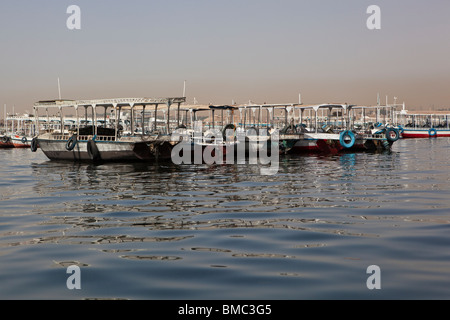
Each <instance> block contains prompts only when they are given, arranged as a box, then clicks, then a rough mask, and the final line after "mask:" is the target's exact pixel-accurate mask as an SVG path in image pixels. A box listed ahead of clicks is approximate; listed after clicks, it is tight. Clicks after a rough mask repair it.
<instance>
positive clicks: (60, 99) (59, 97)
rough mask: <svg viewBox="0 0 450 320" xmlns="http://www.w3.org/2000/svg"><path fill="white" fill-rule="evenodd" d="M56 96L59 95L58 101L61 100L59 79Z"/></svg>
mask: <svg viewBox="0 0 450 320" xmlns="http://www.w3.org/2000/svg"><path fill="white" fill-rule="evenodd" d="M58 94H59V100H61V85H60V84H59V78H58Z"/></svg>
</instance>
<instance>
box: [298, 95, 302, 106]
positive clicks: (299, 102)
mask: <svg viewBox="0 0 450 320" xmlns="http://www.w3.org/2000/svg"><path fill="white" fill-rule="evenodd" d="M298 104H302V94H301V93H299V94H298Z"/></svg>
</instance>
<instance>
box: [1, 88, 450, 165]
mask: <svg viewBox="0 0 450 320" xmlns="http://www.w3.org/2000/svg"><path fill="white" fill-rule="evenodd" d="M185 102H186V98H184V97H174V98H122V99H100V100H49V101H39V102H37V103H35V105H34V115H33V116H32V117H30V118H32V120H33V121H26V123H28V127H27V128H24V127H21V128H22V129H23V131H22V135H21V134H19V133H15V134H13V135H7V134H4V135H3V136H0V140H1V141H0V143H1V144H0V147H1V146H3V147H29V148H31V150H32V151H34V152H35V151H37V149H38V148H40V149H41V150H42V152H43V153H44V154H45V155H46V156H47V157H48V158H49V159H51V160H71V161H153V160H155V159H172V161H174V162H177V163H179V162H180V159H181V162H184V163H186V162H189V161H194V162H195V161H196V162H197V163H198V159H201V160H200V161H204V160H205V155H207V157H206V158H208V157H209V159H213V160H215V161H220V160H221V159H223V158H225V157H227V159H235V157H239V156H244V157H248V156H258V155H261V154H263V153H264V154H287V153H298V154H305V153H322V154H337V153H342V152H357V151H389V150H391V148H392V145H393V144H394V143H395V142H396V141H397V140H398V139H401V138H410V137H414V136H412V134H411V132H414V133H415V132H419V131H420V132H423V131H425V130H427V131H426V132H427V133H428V135H427V136H429V137H438V136H450V130H449V128H448V126H449V122H448V121H447V116H445V117H436V116H435V117H434V118H432V119H431V120H426V119H425V118H424V117H418V116H413V118H412V119H407V118H406V116H405V114H404V113H403V116H405V117H403V118H402V117H401V116H402V113H398V114H396V113H395V112H394V110H393V108H392V106H386V107H385V108H384V110H381V112H380V109H383V108H380V106H377V107H363V106H357V105H349V104H320V105H303V104H301V103H290V104H261V105H257V104H247V105H240V106H235V105H234V106H228V105H220V106H213V105H209V106H203V107H201V106H190V107H184V106H183V104H184V103H185ZM374 108H376V110H373V109H374ZM449 118H450V117H449ZM449 120H450V119H449ZM389 123H396V125H391V124H389ZM423 125H429V126H430V128H425V127H423ZM419 126H420V127H419ZM25 132H28V133H29V135H26V134H25ZM205 152H206V153H205Z"/></svg>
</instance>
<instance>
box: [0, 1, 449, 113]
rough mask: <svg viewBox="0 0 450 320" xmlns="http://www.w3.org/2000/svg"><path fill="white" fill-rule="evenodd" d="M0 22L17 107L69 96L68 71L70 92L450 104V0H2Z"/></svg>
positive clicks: (8, 93)
mask: <svg viewBox="0 0 450 320" xmlns="http://www.w3.org/2000/svg"><path fill="white" fill-rule="evenodd" d="M70 5H78V6H79V7H80V8H81V30H69V29H68V28H67V26H66V21H67V19H68V18H69V16H70V14H67V13H66V10H67V8H68V7H69V6H70ZM370 5H378V6H379V7H380V8H381V30H369V29H368V28H367V26H366V21H367V19H368V18H369V16H370V14H367V13H366V10H367V8H368V7H369V6H370ZM0 29H1V33H0V70H1V77H0V106H3V105H4V104H7V108H8V112H9V110H10V109H11V108H12V106H13V105H15V111H16V112H17V111H18V112H21V111H25V110H28V111H31V110H32V105H33V103H34V102H35V101H38V100H45V99H55V98H58V85H57V79H58V77H59V78H60V82H61V90H62V96H63V98H66V99H96V98H121V97H165V96H182V93H183V81H184V80H186V81H187V89H186V94H187V100H188V102H190V103H192V102H193V100H194V98H196V100H198V102H199V103H202V104H207V103H212V104H230V103H231V102H232V100H234V101H236V102H237V103H246V102H248V101H249V100H252V101H253V102H256V103H264V102H267V103H291V102H296V101H298V94H299V93H301V94H302V100H303V102H304V103H305V104H306V103H308V104H309V103H326V102H341V103H345V102H348V103H353V104H361V105H374V104H376V99H377V93H380V95H381V97H382V101H383V102H384V101H385V99H386V98H385V97H386V95H387V96H388V98H389V102H390V103H393V101H394V100H393V99H394V96H396V97H398V100H397V102H403V101H405V103H406V105H407V107H408V108H409V109H414V108H431V107H434V108H436V109H437V108H449V107H450V90H449V89H450V1H449V0H429V1H417V0H395V1H392V0H371V1H365V0H340V1H336V0H308V1H306V0H239V1H237V0H153V1H152V0H128V1H124V0H121V1H115V0H85V1H76V0H72V1H65V0H20V1H18V0H2V1H1V3H0ZM2 110H3V109H2ZM0 114H3V112H1V113H0Z"/></svg>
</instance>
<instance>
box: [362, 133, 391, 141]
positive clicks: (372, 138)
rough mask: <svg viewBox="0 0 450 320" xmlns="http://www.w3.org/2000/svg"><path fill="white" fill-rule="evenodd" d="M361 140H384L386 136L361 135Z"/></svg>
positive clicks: (376, 134)
mask: <svg viewBox="0 0 450 320" xmlns="http://www.w3.org/2000/svg"><path fill="white" fill-rule="evenodd" d="M361 136H362V137H363V139H371V140H386V135H385V134H383V133H362V134H361Z"/></svg>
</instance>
